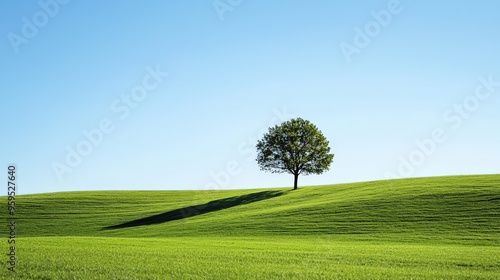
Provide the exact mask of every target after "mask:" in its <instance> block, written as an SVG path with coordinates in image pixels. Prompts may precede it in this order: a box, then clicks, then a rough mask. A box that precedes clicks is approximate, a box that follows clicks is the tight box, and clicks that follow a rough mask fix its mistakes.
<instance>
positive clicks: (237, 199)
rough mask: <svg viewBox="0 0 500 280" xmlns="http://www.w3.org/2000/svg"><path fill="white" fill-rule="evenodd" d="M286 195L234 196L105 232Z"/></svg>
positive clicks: (143, 219)
mask: <svg viewBox="0 0 500 280" xmlns="http://www.w3.org/2000/svg"><path fill="white" fill-rule="evenodd" d="M285 193H286V192H285V191H262V192H257V193H251V194H245V195H240V196H233V197H228V198H223V199H218V200H213V201H210V202H208V203H205V204H200V205H195V206H188V207H184V208H179V209H175V210H172V211H168V212H165V213H162V214H158V215H154V216H150V217H146V218H142V219H137V220H133V221H130V222H126V223H123V224H119V225H114V226H108V227H105V228H103V229H104V230H110V229H122V228H131V227H139V226H148V225H154V224H161V223H167V222H171V221H175V220H182V219H187V218H190V217H194V216H198V215H203V214H207V213H210V212H215V211H219V210H224V209H227V208H231V207H234V206H238V205H245V204H249V203H253V202H257V201H261V200H266V199H270V198H273V197H278V196H281V195H283V194H285Z"/></svg>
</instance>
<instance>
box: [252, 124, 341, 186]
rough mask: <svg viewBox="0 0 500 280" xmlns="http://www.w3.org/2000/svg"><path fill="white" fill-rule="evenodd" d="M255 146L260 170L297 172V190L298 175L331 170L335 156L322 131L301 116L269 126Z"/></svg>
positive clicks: (295, 177)
mask: <svg viewBox="0 0 500 280" xmlns="http://www.w3.org/2000/svg"><path fill="white" fill-rule="evenodd" d="M256 147H257V153H258V154H257V163H258V164H259V166H260V169H261V170H263V171H267V172H271V173H290V174H292V175H294V187H293V188H294V189H297V185H298V177H299V175H302V174H303V175H309V174H322V173H323V172H325V171H328V170H329V168H330V164H331V163H332V161H333V157H334V155H333V154H330V147H329V142H328V140H327V139H326V137H325V136H324V135H323V133H322V132H321V131H320V130H319V129H318V128H317V127H316V126H315V125H314V124H312V123H311V122H309V121H307V120H304V119H301V118H296V119H291V120H289V121H286V122H284V123H282V124H281V125H276V126H274V127H271V128H269V131H268V132H267V133H266V134H265V135H264V137H263V138H262V139H261V140H259V141H258V143H257V146H256Z"/></svg>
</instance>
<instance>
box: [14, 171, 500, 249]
mask: <svg viewBox="0 0 500 280" xmlns="http://www.w3.org/2000/svg"><path fill="white" fill-rule="evenodd" d="M17 203H18V214H17V218H18V223H19V233H20V234H21V235H22V236H122V237H175V236H185V237H187V236H200V235H202V236H262V235H310V234H314V235H318V234H322V235H338V236H343V235H356V238H368V239H387V240H394V239H397V240H404V241H412V242H420V241H422V240H423V239H425V240H434V239H437V240H439V242H443V241H450V242H472V243H477V244H483V243H492V244H499V242H500V218H499V213H500V175H486V176H454V177H434V178H417V179H402V180H389V181H377V182H364V183H352V184H342V185H330V186H318V187H303V188H299V189H298V190H296V191H292V190H289V189H268V190H262V189H258V190H230V191H144V192H142V191H112V192H106V191H103V192H69V193H51V194H37V195H25V196H19V197H18V201H17ZM176 213H177V217H176ZM162 214H163V216H162ZM169 215H170V216H169ZM152 216H153V217H152ZM154 216H157V217H156V218H155V217H154ZM148 217H152V218H150V220H149V222H148V221H147V220H145V221H142V222H141V221H140V219H145V218H148ZM137 220H139V221H138V222H136V223H133V221H137ZM130 222H132V223H131V224H128V225H126V223H130ZM122 224H125V225H124V226H122V227H120V226H119V225H122ZM114 226H115V227H114Z"/></svg>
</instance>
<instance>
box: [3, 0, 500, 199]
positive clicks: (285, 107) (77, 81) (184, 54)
mask: <svg viewBox="0 0 500 280" xmlns="http://www.w3.org/2000/svg"><path fill="white" fill-rule="evenodd" d="M66 2H67V3H66ZM39 3H42V4H39ZM215 3H216V7H214V3H213V1H211V0H209V1H180V0H179V1H159V0H158V1H130V0H129V1H76V0H73V1H67V0H66V1H62V0H61V1H59V2H57V1H56V0H41V1H39V2H38V3H37V1H7V0H3V1H0V21H1V24H0V34H1V36H2V39H1V40H0V59H1V66H0V69H1V85H2V89H1V104H2V107H1V108H2V110H1V113H0V114H1V120H2V132H1V134H2V137H1V138H0V147H1V148H0V151H1V164H0V167H2V166H3V169H4V171H2V173H4V174H3V175H1V176H0V178H1V180H3V182H5V180H6V178H5V175H6V170H7V165H8V164H9V163H15V164H17V167H18V170H19V172H18V175H19V184H20V189H19V192H20V193H22V194H26V193H39V192H56V191H72V190H104V189H106V190H108V189H111V190H115V189H139V190H143V189H144V190H145V189H213V188H220V189H224V188H227V189H230V188H259V187H280V186H290V185H292V183H293V180H292V179H293V178H292V176H291V175H275V174H267V173H263V172H261V171H259V168H258V166H257V165H256V163H255V159H254V155H253V152H254V145H255V142H256V139H257V138H259V137H261V136H262V133H263V132H264V131H265V130H266V129H267V128H268V127H269V126H270V125H274V124H277V123H280V122H282V121H284V120H286V119H289V118H290V117H302V118H305V119H308V120H310V121H312V122H313V123H315V124H316V125H317V126H318V127H319V129H320V130H321V131H322V132H323V133H324V134H325V136H326V137H327V138H328V139H329V140H330V144H331V147H332V151H333V153H335V159H334V163H333V164H332V166H331V170H330V171H329V172H327V173H325V174H323V175H319V176H317V175H311V176H307V177H301V178H300V181H299V184H301V185H315V184H330V183H340V182H355V181H366V180H377V179H385V178H386V177H387V176H393V177H394V175H396V176H398V177H399V176H400V177H415V176H434V175H452V174H486V173H499V171H500V162H499V160H498V159H499V158H500V148H499V145H498V144H499V143H500V129H499V121H500V110H498V108H500V85H499V84H498V82H500V55H499V50H500V36H499V33H498V32H499V30H500V17H499V16H498V11H500V2H499V1H493V0H491V1H409V0H401V1H399V4H398V1H386V0H383V1H378V0H377V1H375V0H371V1H368V0H366V1H327V0H323V1H305V0H302V1H297V0H288V1H263V0H259V1H255V0H254V1H249V0H243V1H236V0H232V1H228V0H220V1H219V2H215ZM217 9H218V10H217ZM373 12H375V13H373ZM389 17H390V18H389ZM377 20H378V21H377ZM360 32H361V33H362V34H360ZM154 72H156V74H155V73H154ZM151 73H153V74H151ZM166 73H168V76H167V74H166ZM481 77H483V78H482V79H483V82H481ZM146 88H148V89H146ZM144 92H145V93H144ZM132 94H135V95H132ZM127 96H128V97H127ZM134 96H135V97H134ZM127 98H129V99H127ZM130 98H132V99H130ZM134 98H136V99H134ZM464 103H465V105H464ZM284 111H285V112H284ZM100 125H101V126H103V129H104V130H105V132H102V131H101V132H100V133H102V135H103V136H102V139H101V138H100V137H98V136H96V135H97V134H95V135H94V137H95V138H94V143H95V144H92V143H91V142H90V141H89V140H88V139H87V138H86V136H85V135H84V131H90V132H92V131H93V132H95V130H96V129H101V128H100V127H99V126H100ZM433 134H434V135H433ZM433 136H434V138H435V139H433V140H429V141H430V142H429V141H424V142H422V143H424V144H422V145H420V146H419V145H418V144H417V143H416V141H422V139H425V138H430V137H433ZM89 143H90V144H89ZM89 145H90V146H89ZM68 148H69V150H68ZM78 148H80V152H83V153H84V154H86V155H85V156H81V159H80V160H78V159H77V158H75V155H72V154H71V152H70V151H75V153H79V152H78V151H77V150H78ZM67 158H69V160H70V163H69V164H68V159H67ZM70 165H71V166H70ZM228 165H229V166H228ZM57 170H58V171H57ZM212 173H213V174H212ZM211 174H212V175H211ZM214 174H215V176H214ZM213 177H216V179H214V178H213Z"/></svg>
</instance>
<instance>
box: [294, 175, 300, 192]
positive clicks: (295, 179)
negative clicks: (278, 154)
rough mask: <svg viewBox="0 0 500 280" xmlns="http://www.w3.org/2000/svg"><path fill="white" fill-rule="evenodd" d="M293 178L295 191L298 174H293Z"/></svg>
mask: <svg viewBox="0 0 500 280" xmlns="http://www.w3.org/2000/svg"><path fill="white" fill-rule="evenodd" d="M293 176H294V177H295V178H294V182H293V189H294V190H296V189H297V184H298V182H299V174H293Z"/></svg>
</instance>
